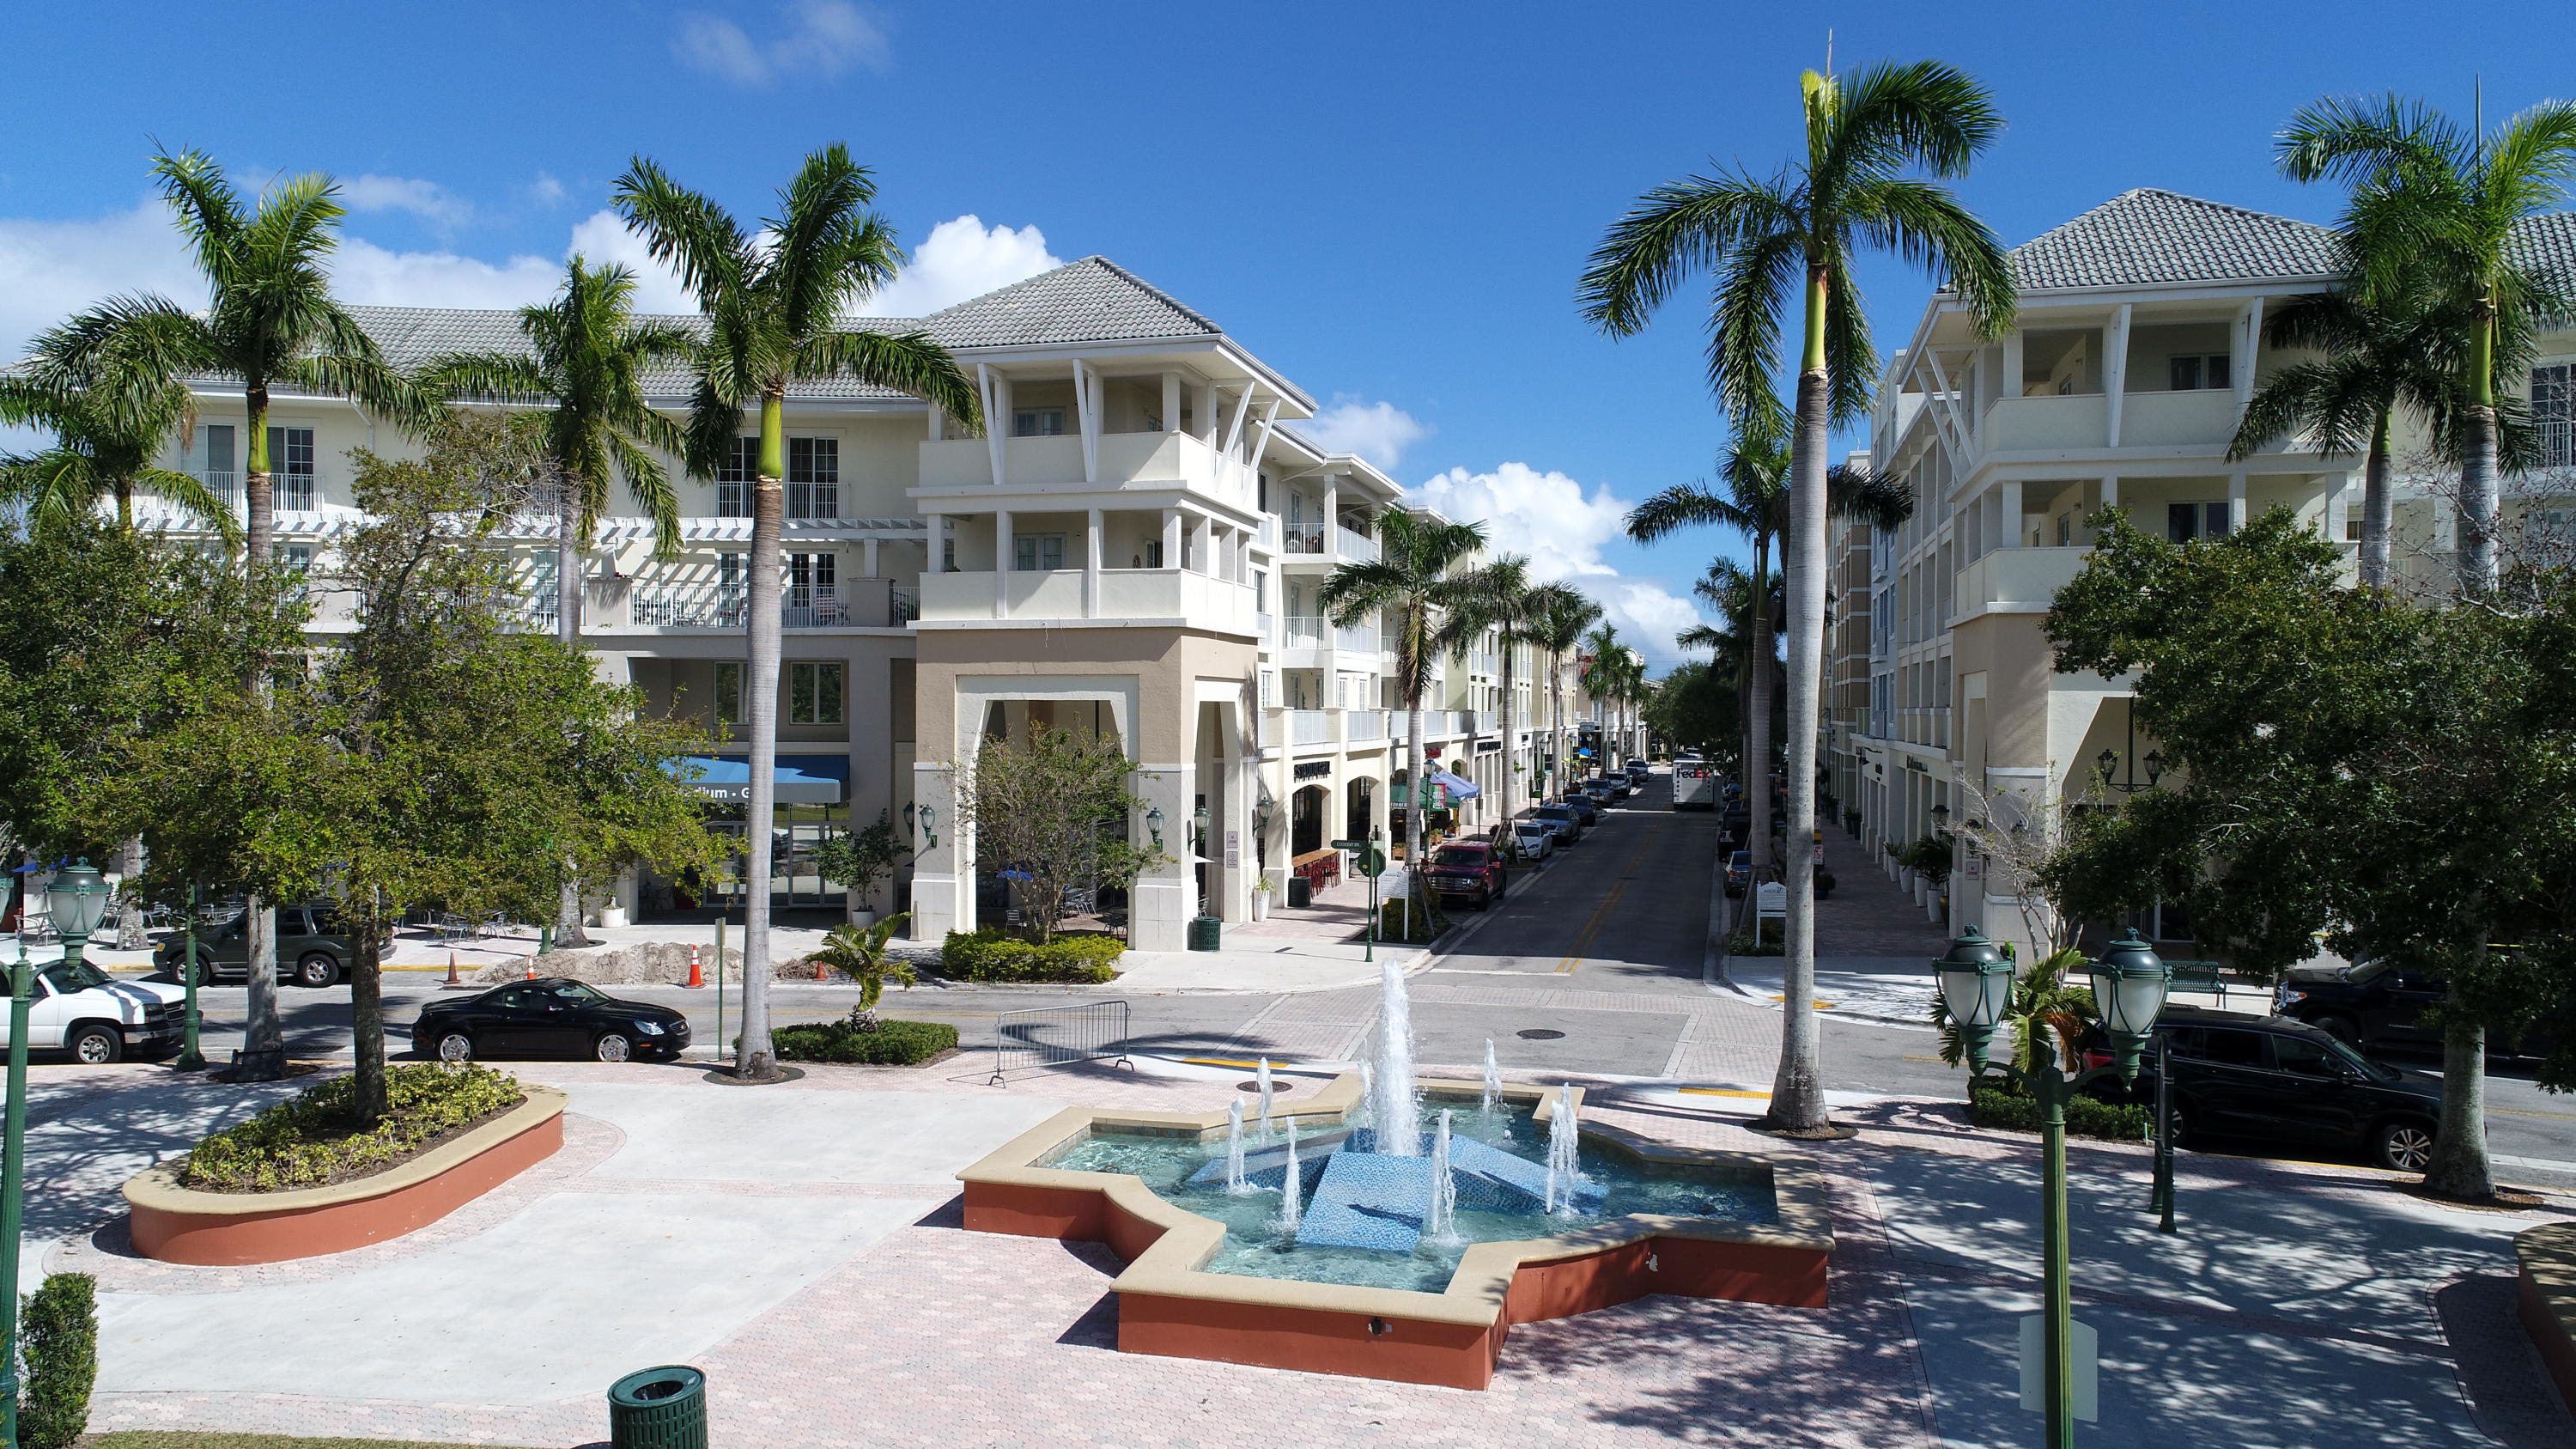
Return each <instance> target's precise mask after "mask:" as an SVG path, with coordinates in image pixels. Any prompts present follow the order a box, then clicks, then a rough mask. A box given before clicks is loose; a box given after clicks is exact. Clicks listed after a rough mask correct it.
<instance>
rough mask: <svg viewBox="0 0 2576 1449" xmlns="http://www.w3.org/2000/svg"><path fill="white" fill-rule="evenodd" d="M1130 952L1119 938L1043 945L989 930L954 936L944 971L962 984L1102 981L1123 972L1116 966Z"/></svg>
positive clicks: (942, 959) (943, 952) (1062, 939)
mask: <svg viewBox="0 0 2576 1449" xmlns="http://www.w3.org/2000/svg"><path fill="white" fill-rule="evenodd" d="M1126 949H1127V945H1126V943H1125V942H1123V941H1121V940H1119V939H1118V938H1117V937H1115V936H1058V937H1056V938H1055V939H1054V940H1052V941H1049V942H1048V943H1047V944H1045V945H1043V946H1040V945H1037V944H1036V943H1034V942H1030V941H1023V940H1021V939H1020V938H1019V937H1017V936H1010V935H1005V934H1003V933H1002V932H1000V931H996V930H993V929H992V928H990V927H987V928H985V929H983V930H981V931H977V932H976V933H975V934H973V935H971V936H970V935H967V934H966V933H964V932H962V931H951V932H949V933H948V940H947V943H946V944H945V945H944V946H942V947H941V948H940V952H939V969H940V971H941V973H942V974H944V975H946V976H949V977H952V978H954V979H956V980H959V981H1087V982H1094V983H1097V982H1103V981H1107V980H1109V979H1110V978H1112V977H1114V976H1116V975H1117V974H1118V971H1117V968H1116V967H1114V966H1112V965H1111V964H1110V963H1111V962H1113V961H1116V960H1117V959H1118V957H1119V954H1120V953H1121V952H1123V951H1125V950H1126Z"/></svg>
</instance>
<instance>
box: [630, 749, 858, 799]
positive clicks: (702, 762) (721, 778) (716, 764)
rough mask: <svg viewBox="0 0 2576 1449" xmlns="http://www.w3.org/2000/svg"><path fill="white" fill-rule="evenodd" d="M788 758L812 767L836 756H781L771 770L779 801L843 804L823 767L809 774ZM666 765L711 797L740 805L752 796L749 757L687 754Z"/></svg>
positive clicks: (834, 781)
mask: <svg viewBox="0 0 2576 1449" xmlns="http://www.w3.org/2000/svg"><path fill="white" fill-rule="evenodd" d="M840 758H841V760H842V761H843V762H844V763H843V764H842V768H843V769H847V768H848V765H847V764H846V761H847V759H848V757H847V756H842V757H840ZM788 759H794V760H796V761H797V763H798V764H799V765H807V766H808V768H809V769H811V768H812V767H813V766H817V765H821V764H823V762H825V761H828V760H830V759H832V757H831V756H803V755H798V756H783V757H781V761H780V763H779V764H778V765H777V766H776V767H774V768H773V769H772V770H771V771H770V776H769V777H770V779H771V780H772V781H773V782H775V785H776V789H777V795H776V799H777V802H778V803H779V804H781V805H838V804H840V803H841V798H842V789H841V782H840V781H839V780H838V779H836V778H834V776H832V775H829V774H825V773H822V771H821V770H820V769H812V772H811V773H809V772H808V769H799V768H797V767H796V766H795V765H790V764H787V763H786V760H788ZM662 768H664V769H665V770H668V771H669V772H670V773H671V774H672V776H673V777H675V778H677V779H678V780H680V781H681V782H682V783H683V784H686V785H687V786H688V787H689V788H690V789H692V790H695V791H697V792H698V793H699V794H701V795H704V796H706V797H707V798H708V799H710V800H722V801H725V802H726V803H728V804H733V805H740V804H744V803H746V802H748V801H749V800H750V799H751V762H750V761H749V760H729V759H726V758H724V757H722V756H720V755H683V756H681V757H680V758H679V759H676V760H673V761H671V762H670V763H669V764H667V765H664V766H663V767H662Z"/></svg>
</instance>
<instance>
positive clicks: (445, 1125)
mask: <svg viewBox="0 0 2576 1449" xmlns="http://www.w3.org/2000/svg"><path fill="white" fill-rule="evenodd" d="M385 1096H386V1098H387V1102H388V1109H387V1111H386V1112H385V1115H384V1119H383V1120H382V1121H379V1122H378V1123H376V1125H375V1126H373V1127H372V1128H369V1129H367V1130H365V1131H359V1130H357V1126H356V1123H355V1122H354V1121H353V1120H352V1114H351V1109H352V1108H353V1107H354V1106H355V1105H356V1103H357V1099H358V1079H357V1078H356V1077H353V1076H351V1077H334V1078H332V1079H331V1080H330V1081H327V1082H324V1083H322V1084H320V1085H319V1086H315V1087H308V1088H306V1089H305V1090H304V1091H302V1092H300V1093H298V1094H296V1095H295V1096H293V1097H290V1098H288V1099H287V1100H285V1101H283V1102H280V1103H278V1104H277V1105H276V1106H274V1107H271V1108H269V1109H268V1110H267V1111H265V1112H262V1113H260V1114H259V1115H258V1116H256V1117H253V1118H251V1119H250V1120H249V1121H247V1122H244V1123H241V1124H240V1125H238V1126H234V1127H227V1128H225V1129H224V1130H223V1131H221V1132H218V1133H215V1134H214V1135H213V1136H211V1137H208V1138H206V1139H205V1140H204V1141H202V1142H199V1143H198V1144H197V1145H196V1146H195V1147H193V1148H191V1149H190V1150H189V1152H188V1156H187V1160H186V1162H185V1163H184V1164H183V1165H182V1166H181V1167H180V1169H179V1181H180V1184H181V1185H182V1186H185V1187H195V1188H206V1189H209V1190H212V1191H216V1192H276V1191H279V1190H281V1189H285V1188H294V1187H321V1186H324V1185H326V1184H329V1183H333V1182H342V1181H346V1180H348V1179H350V1178H353V1177H364V1176H366V1175H367V1174H369V1173H372V1172H381V1171H383V1170H384V1169H385V1168H388V1167H391V1166H393V1165H394V1164H395V1163H398V1162H400V1161H402V1160H403V1159H404V1158H406V1157H409V1156H411V1155H412V1154H413V1153H414V1152H417V1151H419V1150H420V1148H421V1147H422V1146H423V1145H424V1144H426V1143H428V1142H429V1140H430V1139H432V1138H434V1137H437V1136H439V1135H440V1134H442V1133H446V1132H450V1131H453V1130H454V1129H456V1128H459V1127H462V1126H465V1125H466V1124H467V1123H470V1122H473V1121H476V1120H477V1119H479V1118H483V1117H488V1116H490V1115H492V1114H493V1113H495V1112H500V1111H505V1110H507V1109H508V1108H511V1107H515V1106H517V1105H519V1104H520V1103H521V1102H524V1101H526V1100H527V1099H528V1095H527V1093H525V1092H522V1091H520V1090H519V1083H518V1079H517V1078H515V1077H505V1076H503V1075H502V1074H500V1073H499V1072H496V1071H494V1070H492V1069H491V1068H490V1067H484V1066H472V1065H468V1066H463V1067H455V1066H449V1065H448V1064H447V1063H445V1062H416V1063H412V1064H409V1065H405V1066H397V1067H392V1068H390V1069H388V1070H387V1071H386V1073H385Z"/></svg>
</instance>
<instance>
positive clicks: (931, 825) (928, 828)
mask: <svg viewBox="0 0 2576 1449" xmlns="http://www.w3.org/2000/svg"><path fill="white" fill-rule="evenodd" d="M938 826H939V812H938V811H936V810H934V809H932V808H931V807H929V806H927V805H924V806H922V807H921V838H922V840H923V842H924V844H923V845H922V849H924V850H937V849H938V848H939V830H938Z"/></svg>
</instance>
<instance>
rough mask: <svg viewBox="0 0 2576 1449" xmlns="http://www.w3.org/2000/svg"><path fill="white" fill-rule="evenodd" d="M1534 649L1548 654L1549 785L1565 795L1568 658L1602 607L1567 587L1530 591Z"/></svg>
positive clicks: (1531, 634) (1560, 586) (1559, 585)
mask: <svg viewBox="0 0 2576 1449" xmlns="http://www.w3.org/2000/svg"><path fill="white" fill-rule="evenodd" d="M1529 617H1530V647H1531V648H1534V649H1544V650H1546V651H1547V729H1548V769H1549V770H1550V771H1552V772H1553V778H1551V779H1550V781H1549V783H1550V784H1551V785H1552V786H1554V787H1555V789H1556V792H1557V793H1558V794H1559V795H1562V794H1564V793H1565V770H1566V757H1567V755H1568V753H1569V751H1568V750H1567V749H1566V745H1565V656H1567V655H1568V654H1571V653H1573V652H1574V650H1575V647H1576V646H1577V645H1579V644H1581V643H1582V642H1583V631H1584V630H1586V629H1589V628H1591V627H1592V626H1593V625H1594V624H1595V623H1597V622H1598V621H1599V620H1600V618H1601V606H1600V605H1599V604H1596V603H1594V602H1593V601H1592V600H1591V599H1589V598H1587V597H1585V596H1584V595H1582V594H1579V593H1577V592H1575V591H1574V590H1572V589H1569V588H1567V587H1566V586H1565V585H1563V584H1542V585H1540V586H1539V587H1538V588H1535V589H1532V590H1531V591H1530V608H1529Z"/></svg>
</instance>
